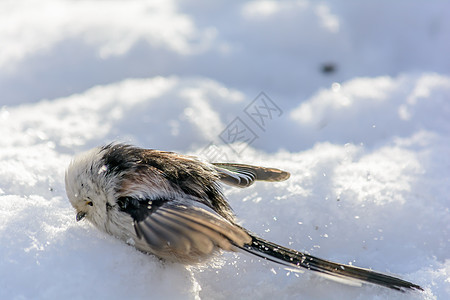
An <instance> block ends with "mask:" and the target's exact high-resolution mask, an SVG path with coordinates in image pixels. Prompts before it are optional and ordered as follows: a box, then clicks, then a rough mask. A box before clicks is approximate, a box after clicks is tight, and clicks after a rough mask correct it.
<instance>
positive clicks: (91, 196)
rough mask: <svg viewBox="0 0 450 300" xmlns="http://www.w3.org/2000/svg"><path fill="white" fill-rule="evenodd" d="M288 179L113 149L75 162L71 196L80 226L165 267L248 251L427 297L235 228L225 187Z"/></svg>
mask: <svg viewBox="0 0 450 300" xmlns="http://www.w3.org/2000/svg"><path fill="white" fill-rule="evenodd" d="M287 178H289V173H287V172H284V171H281V170H278V169H272V168H263V167H256V166H250V165H242V164H229V163H216V164H209V163H206V162H202V161H200V160H197V159H196V158H193V157H190V156H184V155H179V154H176V153H172V152H163V151H158V150H148V149H141V148H137V147H133V146H129V145H124V144H110V145H106V146H103V147H99V148H94V149H92V150H90V151H88V152H85V153H83V154H80V155H79V156H77V157H76V158H75V159H74V160H73V161H72V163H71V164H70V166H69V168H68V169H67V172H66V191H67V195H68V198H69V200H70V202H71V204H72V206H73V207H74V208H75V209H76V211H77V220H81V219H82V218H84V217H85V218H86V219H87V220H89V221H90V222H91V223H92V224H94V225H95V226H96V227H97V228H99V229H100V230H102V231H104V232H106V233H108V234H111V235H113V236H115V237H117V238H119V239H121V240H123V241H125V242H127V243H129V244H132V245H133V246H135V247H136V248H137V249H139V250H141V251H143V252H146V253H151V254H154V255H156V256H157V257H159V258H162V259H165V260H169V261H175V262H180V263H184V264H195V263H199V262H202V261H204V260H205V259H207V258H209V257H210V256H211V255H213V254H214V253H216V252H217V251H218V250H220V249H222V250H227V251H244V252H250V253H252V254H254V255H257V256H259V257H262V258H264V259H268V260H271V261H274V262H277V263H280V264H282V265H284V266H286V267H289V268H300V269H302V268H303V269H309V270H313V271H316V272H318V273H320V274H323V275H328V276H331V277H334V278H336V279H342V280H345V281H348V282H354V283H360V282H369V283H374V284H378V285H382V286H386V287H389V288H393V289H398V290H403V289H421V288H420V287H419V286H418V285H415V284H413V283H410V282H407V281H404V280H401V279H398V278H395V277H392V276H389V275H385V274H381V273H376V272H373V271H371V270H367V269H361V268H357V267H353V266H346V265H342V264H338V263H333V262H329V261H326V260H323V259H320V258H317V257H314V256H311V255H309V254H306V253H302V252H298V251H295V250H291V249H288V248H285V247H282V246H279V245H276V244H273V243H271V242H268V241H265V240H263V239H261V238H259V237H257V236H256V235H254V234H252V233H251V232H249V231H248V230H246V229H244V228H242V227H241V226H239V225H238V224H237V223H236V222H235V219H234V215H233V212H232V210H231V208H230V206H229V204H228V202H227V201H226V199H225V197H224V195H223V194H222V192H221V189H220V182H222V183H226V184H230V185H233V186H238V187H247V186H249V185H251V184H252V183H253V182H254V181H256V180H264V181H282V180H286V179H287Z"/></svg>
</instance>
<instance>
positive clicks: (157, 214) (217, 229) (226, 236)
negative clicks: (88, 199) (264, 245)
mask: <svg viewBox="0 0 450 300" xmlns="http://www.w3.org/2000/svg"><path fill="white" fill-rule="evenodd" d="M182 201H192V204H194V205H183V204H182V203H183V202H182ZM182 201H179V199H178V200H174V199H154V200H151V201H149V200H144V199H135V198H131V197H123V198H120V199H119V201H118V203H119V207H120V209H121V210H122V211H124V212H126V213H128V214H130V216H131V217H132V218H133V224H134V228H135V230H136V235H137V236H138V238H139V239H141V240H145V242H146V244H147V245H148V246H149V247H150V248H151V249H152V250H153V252H167V254H169V253H170V254H171V255H174V256H175V257H179V258H180V259H183V258H184V257H188V256H190V255H192V256H196V255H199V256H202V255H207V254H210V253H212V252H213V250H214V249H216V247H219V248H222V249H224V250H233V249H234V246H238V247H242V246H243V245H244V244H245V243H248V242H249V241H250V240H251V238H250V236H249V235H248V234H247V233H246V232H245V231H244V230H242V229H241V228H239V227H238V226H236V225H234V224H232V223H231V222H229V221H227V220H225V219H224V218H222V217H221V216H219V215H218V214H216V213H214V212H212V211H209V210H208V209H207V208H206V207H204V208H203V207H201V205H200V204H199V203H198V202H196V201H194V200H191V199H182ZM155 254H157V255H158V256H162V257H164V255H162V254H161V253H155Z"/></svg>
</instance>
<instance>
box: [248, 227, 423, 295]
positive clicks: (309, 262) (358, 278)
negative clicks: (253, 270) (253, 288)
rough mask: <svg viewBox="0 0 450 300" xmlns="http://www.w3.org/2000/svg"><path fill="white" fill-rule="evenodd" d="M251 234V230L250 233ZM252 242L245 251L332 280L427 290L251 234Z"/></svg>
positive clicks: (401, 289) (399, 289)
mask: <svg viewBox="0 0 450 300" xmlns="http://www.w3.org/2000/svg"><path fill="white" fill-rule="evenodd" d="M249 234H250V233H249ZM250 236H251V237H252V242H251V243H250V244H245V245H244V246H243V247H240V248H241V249H242V250H244V251H246V252H249V253H251V254H253V255H256V256H259V257H261V258H263V259H266V260H269V261H272V262H276V263H279V264H281V265H284V266H285V267H287V268H289V269H297V270H298V269H307V270H311V271H315V272H318V273H319V274H322V275H325V276H326V277H329V278H330V279H335V280H337V281H341V282H342V281H343V282H346V283H348V284H352V285H354V284H357V285H360V283H371V284H376V285H380V286H384V287H387V288H391V289H394V290H398V291H402V292H403V291H405V290H414V289H415V290H421V291H423V289H422V288H421V287H420V286H418V285H416V284H414V283H411V282H408V281H405V280H402V279H400V278H396V277H393V276H390V275H386V274H382V273H378V272H374V271H372V270H369V269H363V268H359V267H354V266H349V265H344V264H339V263H334V262H331V261H328V260H325V259H321V258H318V257H315V256H312V255H309V254H307V253H303V252H299V251H295V250H292V249H289V248H286V247H283V246H280V245H277V244H274V243H271V242H269V241H266V240H264V239H261V238H259V237H256V236H254V235H252V234H250Z"/></svg>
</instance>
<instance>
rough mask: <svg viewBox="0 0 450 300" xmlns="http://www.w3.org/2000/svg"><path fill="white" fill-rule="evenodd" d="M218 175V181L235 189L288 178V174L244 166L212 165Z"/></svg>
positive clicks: (233, 164) (270, 169)
mask: <svg viewBox="0 0 450 300" xmlns="http://www.w3.org/2000/svg"><path fill="white" fill-rule="evenodd" d="M213 165H214V166H215V169H216V171H217V172H218V173H219V175H220V180H221V181H222V182H224V183H226V184H228V185H232V186H237V187H242V188H244V187H248V186H250V185H252V184H253V182H255V180H260V181H272V182H273V181H283V180H286V179H288V178H289V177H290V174H289V173H288V172H285V171H282V170H279V169H274V168H264V167H257V166H251V165H244V164H235V163H213Z"/></svg>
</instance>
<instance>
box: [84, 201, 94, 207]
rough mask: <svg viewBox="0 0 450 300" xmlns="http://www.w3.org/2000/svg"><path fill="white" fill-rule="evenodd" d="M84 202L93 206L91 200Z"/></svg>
mask: <svg viewBox="0 0 450 300" xmlns="http://www.w3.org/2000/svg"><path fill="white" fill-rule="evenodd" d="M86 204H87V205H89V206H93V205H94V203H92V201H88V202H86Z"/></svg>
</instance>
